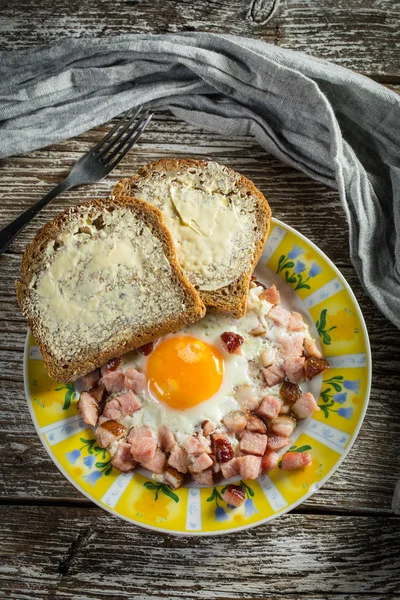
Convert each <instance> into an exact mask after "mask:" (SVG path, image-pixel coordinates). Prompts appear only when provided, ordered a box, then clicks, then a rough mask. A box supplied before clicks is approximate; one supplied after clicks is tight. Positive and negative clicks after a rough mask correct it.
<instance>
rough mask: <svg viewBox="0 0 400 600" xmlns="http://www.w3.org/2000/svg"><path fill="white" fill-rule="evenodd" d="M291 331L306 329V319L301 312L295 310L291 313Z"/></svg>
mask: <svg viewBox="0 0 400 600" xmlns="http://www.w3.org/2000/svg"><path fill="white" fill-rule="evenodd" d="M289 331H304V321H303V317H302V315H301V314H300V313H298V312H295V311H293V312H292V313H291V315H290V321H289Z"/></svg>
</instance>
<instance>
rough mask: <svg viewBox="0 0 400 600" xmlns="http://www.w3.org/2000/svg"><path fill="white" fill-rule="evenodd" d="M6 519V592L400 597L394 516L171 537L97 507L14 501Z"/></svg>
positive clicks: (292, 519) (2, 534)
mask: <svg viewBox="0 0 400 600" xmlns="http://www.w3.org/2000/svg"><path fill="white" fill-rule="evenodd" d="M16 523H18V527H16ZM71 523H74V524H75V525H74V527H71ZM2 524H3V527H2V529H1V531H0V547H1V550H0V553H1V558H0V564H1V566H0V576H1V578H2V589H3V590H4V594H7V596H6V597H7V598H8V599H11V598H17V599H18V600H22V599H23V600H33V599H41V600H42V599H43V598H46V599H48V600H54V599H55V598H63V599H67V598H74V599H75V600H77V599H78V598H79V599H83V598H85V600H89V599H97V600H100V599H102V600H103V599H104V600H105V599H113V600H116V599H122V598H123V599H127V598H171V599H174V598H185V599H192V598H199V599H200V598H201V599H207V598H209V599H211V598H220V599H224V600H228V599H232V600H233V599H236V598H237V599H238V598H241V599H250V598H254V599H255V598H258V599H260V598H269V599H276V600H278V599H282V598H290V599H293V600H295V599H300V598H305V597H307V598H310V599H311V600H313V599H315V600H317V599H325V598H329V599H331V600H339V599H340V600H345V599H347V600H351V599H352V598H354V597H355V596H356V595H357V597H358V596H360V597H362V598H367V599H372V598H374V600H377V599H382V600H383V598H384V599H385V600H394V599H395V598H397V599H398V598H399V596H398V587H397V574H398V569H399V568H400V548H399V545H398V535H399V531H400V519H396V518H381V517H362V516H359V517H356V518H354V517H332V516H324V515H318V516H311V515H287V516H283V517H281V518H280V519H279V520H277V521H274V522H272V523H271V524H266V525H264V526H260V527H258V528H256V529H252V530H249V531H245V532H241V533H237V534H234V535H229V536H225V537H219V538H183V537H180V538H173V537H171V536H167V535H160V534H157V533H153V532H149V531H145V530H141V529H139V528H137V527H135V526H133V525H129V524H128V523H125V522H123V521H121V520H119V519H117V518H115V517H112V516H111V515H108V514H107V513H105V512H104V511H102V510H100V509H97V508H96V509H93V510H89V509H85V508H74V507H70V508H66V509H64V510H63V511H62V512H61V511H60V510H58V509H56V508H51V507H46V509H45V510H44V509H43V508H41V507H25V506H18V507H15V506H14V507H6V508H3V511H2ZM355 590H356V594H355Z"/></svg>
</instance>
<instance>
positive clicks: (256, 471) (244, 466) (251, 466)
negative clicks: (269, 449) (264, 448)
mask: <svg viewBox="0 0 400 600" xmlns="http://www.w3.org/2000/svg"><path fill="white" fill-rule="evenodd" d="M236 460H237V462H238V464H239V473H240V475H241V476H242V477H243V478H244V479H257V477H258V476H259V475H260V471H261V457H260V456H254V455H252V454H248V455H247V456H240V457H239V458H238V459H236Z"/></svg>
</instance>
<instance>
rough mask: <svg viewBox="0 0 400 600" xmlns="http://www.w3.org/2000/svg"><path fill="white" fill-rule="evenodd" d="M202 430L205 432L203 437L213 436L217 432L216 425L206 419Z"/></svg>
mask: <svg viewBox="0 0 400 600" xmlns="http://www.w3.org/2000/svg"><path fill="white" fill-rule="evenodd" d="M201 428H202V430H203V435H204V436H205V437H207V436H209V435H211V434H212V432H213V431H215V425H214V423H212V422H211V421H209V420H208V419H206V420H205V421H203V422H202V424H201Z"/></svg>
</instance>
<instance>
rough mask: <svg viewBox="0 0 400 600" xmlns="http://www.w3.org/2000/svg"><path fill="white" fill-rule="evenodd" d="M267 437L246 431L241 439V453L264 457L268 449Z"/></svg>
mask: <svg viewBox="0 0 400 600" xmlns="http://www.w3.org/2000/svg"><path fill="white" fill-rule="evenodd" d="M267 441H268V439H267V436H266V435H265V434H264V435H263V434H262V433H252V432H251V431H245V432H244V433H243V435H242V437H241V440H240V444H239V448H240V450H241V452H247V453H248V454H255V455H256V456H263V454H264V452H265V450H266V448H267Z"/></svg>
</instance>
